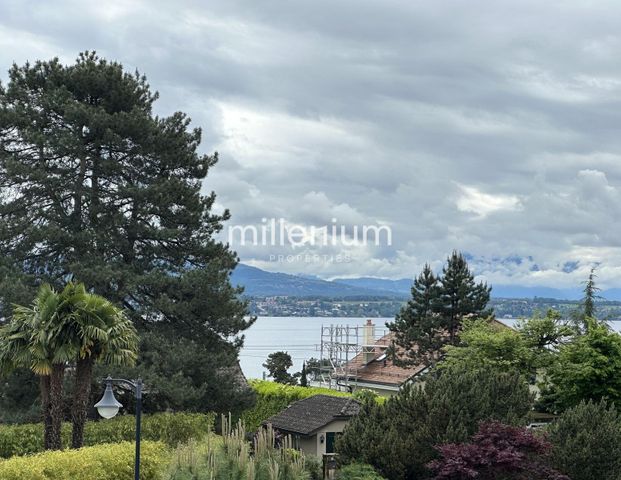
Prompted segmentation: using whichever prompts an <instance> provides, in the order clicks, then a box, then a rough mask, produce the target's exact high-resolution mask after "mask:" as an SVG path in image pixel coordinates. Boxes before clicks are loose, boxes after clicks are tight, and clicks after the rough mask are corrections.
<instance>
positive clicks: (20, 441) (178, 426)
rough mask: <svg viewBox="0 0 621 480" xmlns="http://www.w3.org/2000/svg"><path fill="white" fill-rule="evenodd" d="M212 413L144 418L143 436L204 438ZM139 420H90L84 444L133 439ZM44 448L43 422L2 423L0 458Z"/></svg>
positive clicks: (171, 440) (66, 429)
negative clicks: (23, 423)
mask: <svg viewBox="0 0 621 480" xmlns="http://www.w3.org/2000/svg"><path fill="white" fill-rule="evenodd" d="M213 424H214V415H213V414H200V413H158V414H155V415H145V416H144V417H142V439H143V440H152V441H158V442H164V443H165V444H167V445H170V446H172V447H176V446H177V444H179V443H182V442H187V441H188V440H190V439H191V438H201V437H203V436H205V435H207V434H208V433H209V432H210V431H212V427H213ZM135 428H136V419H135V417H134V416H133V415H123V416H121V417H117V418H113V419H111V420H99V421H97V422H87V423H86V426H85V429H84V445H85V446H90V445H99V444H102V443H117V442H123V441H132V440H134V436H135V434H136V430H135ZM62 437H63V445H70V444H71V441H70V439H71V424H70V423H65V424H63V429H62ZM41 451H43V425H42V424H40V423H34V424H32V423H31V424H25V425H0V458H9V457H12V456H14V455H26V454H31V453H37V452H41Z"/></svg>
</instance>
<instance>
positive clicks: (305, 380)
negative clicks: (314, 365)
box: [300, 362, 308, 387]
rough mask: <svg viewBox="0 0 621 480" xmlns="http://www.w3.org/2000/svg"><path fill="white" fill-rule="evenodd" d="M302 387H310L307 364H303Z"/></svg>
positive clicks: (301, 373)
mask: <svg viewBox="0 0 621 480" xmlns="http://www.w3.org/2000/svg"><path fill="white" fill-rule="evenodd" d="M300 387H308V378H307V376H306V362H304V363H302V371H301V372H300Z"/></svg>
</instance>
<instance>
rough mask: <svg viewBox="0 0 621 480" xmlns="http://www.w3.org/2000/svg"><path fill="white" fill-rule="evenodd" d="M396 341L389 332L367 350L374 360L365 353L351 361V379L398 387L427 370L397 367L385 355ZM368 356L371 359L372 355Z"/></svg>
mask: <svg viewBox="0 0 621 480" xmlns="http://www.w3.org/2000/svg"><path fill="white" fill-rule="evenodd" d="M493 322H494V323H495V324H497V325H498V326H499V327H502V328H511V327H509V326H508V325H506V324H504V323H502V322H500V321H498V320H496V319H493ZM394 339H395V334H394V333H393V332H389V333H387V334H386V335H384V336H383V337H381V338H380V339H379V340H375V342H374V346H373V348H372V349H370V351H369V350H367V352H368V353H372V354H373V357H372V358H373V359H372V360H371V361H370V362H368V363H367V362H365V353H364V352H361V353H359V354H358V355H356V356H355V357H354V358H353V359H352V360H350V361H349V363H348V364H347V368H346V371H347V372H348V376H349V378H350V379H353V380H357V381H358V382H361V383H376V384H381V385H389V386H394V387H398V386H400V385H402V384H403V383H405V382H406V381H408V380H409V379H410V378H412V377H414V376H415V375H418V374H419V373H421V372H422V371H423V370H425V368H426V365H424V364H423V363H421V364H420V365H414V366H411V367H399V366H397V365H395V364H394V363H393V362H392V360H390V358H389V357H390V356H386V355H385V353H386V350H387V348H388V347H389V346H391V345H392V344H393V341H394ZM395 349H396V351H395V353H396V354H397V356H399V357H401V356H405V351H404V350H403V348H401V347H399V346H398V345H396V344H395ZM368 356H369V357H370V355H368ZM367 359H368V358H367Z"/></svg>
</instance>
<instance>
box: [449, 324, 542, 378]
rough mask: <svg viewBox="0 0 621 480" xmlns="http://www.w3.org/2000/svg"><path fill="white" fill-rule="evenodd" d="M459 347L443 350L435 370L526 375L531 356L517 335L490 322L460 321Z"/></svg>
mask: <svg viewBox="0 0 621 480" xmlns="http://www.w3.org/2000/svg"><path fill="white" fill-rule="evenodd" d="M459 338H460V344H459V345H457V346H454V345H448V346H446V347H445V349H444V350H445V353H446V355H445V357H444V359H443V360H442V362H440V363H439V365H438V367H439V368H455V367H463V368H467V369H472V370H480V369H486V368H489V369H495V370H497V371H507V370H512V371H516V372H520V373H522V374H524V375H529V374H530V373H532V372H533V368H534V355H533V352H532V351H531V349H530V348H529V347H528V344H527V343H526V341H525V339H524V338H523V337H522V335H520V333H519V332H517V331H516V330H513V329H512V328H509V327H506V326H504V325H502V324H500V323H498V322H495V321H493V320H486V319H476V320H475V319H468V320H464V323H463V329H462V331H461V333H460V336H459Z"/></svg>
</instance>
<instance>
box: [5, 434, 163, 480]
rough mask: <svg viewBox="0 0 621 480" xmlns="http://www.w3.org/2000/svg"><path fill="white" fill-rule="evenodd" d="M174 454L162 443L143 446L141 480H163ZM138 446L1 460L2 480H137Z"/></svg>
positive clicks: (53, 453) (125, 444)
mask: <svg viewBox="0 0 621 480" xmlns="http://www.w3.org/2000/svg"><path fill="white" fill-rule="evenodd" d="M170 458H171V453H170V451H169V449H168V448H167V447H166V446H165V445H164V444H163V443H160V442H143V443H142V445H141V450H140V478H141V480H159V479H160V478H162V475H163V473H164V472H165V471H166V468H167V467H168V465H169V463H170ZM133 471H134V444H133V443H131V442H123V443H117V444H110V445H97V446H95V447H85V448H81V449H79V450H65V451H54V452H45V453H39V454H36V455H31V456H26V457H13V458H10V459H8V460H0V480H75V479H78V478H84V479H88V480H119V479H122V478H133Z"/></svg>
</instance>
